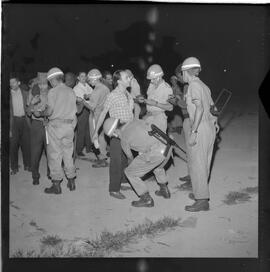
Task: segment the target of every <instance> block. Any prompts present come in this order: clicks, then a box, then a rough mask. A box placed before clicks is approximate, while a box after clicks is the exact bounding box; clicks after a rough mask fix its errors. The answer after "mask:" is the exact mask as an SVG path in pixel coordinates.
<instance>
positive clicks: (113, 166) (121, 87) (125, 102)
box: [93, 70, 134, 199]
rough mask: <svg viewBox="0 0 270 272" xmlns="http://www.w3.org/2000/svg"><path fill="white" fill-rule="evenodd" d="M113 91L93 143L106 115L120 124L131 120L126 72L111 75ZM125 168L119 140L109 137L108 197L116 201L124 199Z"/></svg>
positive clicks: (99, 121)
mask: <svg viewBox="0 0 270 272" xmlns="http://www.w3.org/2000/svg"><path fill="white" fill-rule="evenodd" d="M113 85H114V90H113V91H112V92H110V93H109V94H108V95H107V99H106V101H105V103H104V107H103V110H102V112H101V113H100V115H99V118H98V121H97V124H96V128H95V132H94V135H93V142H95V140H98V131H99V129H100V127H101V126H102V124H103V122H104V120H105V118H106V115H107V113H109V116H110V117H114V118H116V119H120V122H121V123H129V122H131V121H132V120H133V118H134V115H133V109H134V101H133V98H132V96H131V95H130V93H129V92H128V91H127V88H128V87H130V78H129V75H128V73H127V72H126V71H124V70H117V71H115V72H114V74H113ZM126 166H127V158H126V155H125V154H124V153H123V151H122V148H121V143H120V139H119V138H117V137H111V139H110V170H109V171H110V184H109V192H110V196H112V197H114V198H117V199H124V198H125V196H124V195H123V194H122V193H121V192H120V188H121V183H125V182H126V176H125V174H124V169H125V168H126Z"/></svg>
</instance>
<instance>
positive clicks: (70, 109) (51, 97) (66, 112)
mask: <svg viewBox="0 0 270 272" xmlns="http://www.w3.org/2000/svg"><path fill="white" fill-rule="evenodd" d="M48 105H49V106H50V107H51V108H52V109H53V113H52V115H51V116H49V119H50V120H53V119H72V120H73V119H75V117H76V112H77V108H76V96H75V93H74V91H73V90H72V89H71V88H70V87H67V86H66V85H65V84H60V85H58V86H56V87H55V88H53V89H51V90H50V92H49V94H48Z"/></svg>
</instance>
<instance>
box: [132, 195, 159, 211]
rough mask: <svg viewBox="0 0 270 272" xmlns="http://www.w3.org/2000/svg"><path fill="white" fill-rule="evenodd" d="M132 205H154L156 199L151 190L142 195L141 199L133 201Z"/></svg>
mask: <svg viewBox="0 0 270 272" xmlns="http://www.w3.org/2000/svg"><path fill="white" fill-rule="evenodd" d="M131 205H132V206H134V207H153V206H154V200H153V198H152V197H151V196H150V194H149V192H146V193H144V194H143V195H141V196H140V199H139V200H137V201H132V202H131Z"/></svg>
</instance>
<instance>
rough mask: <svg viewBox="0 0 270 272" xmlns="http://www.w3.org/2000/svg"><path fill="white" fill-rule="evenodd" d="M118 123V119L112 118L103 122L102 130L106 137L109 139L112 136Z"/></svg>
mask: <svg viewBox="0 0 270 272" xmlns="http://www.w3.org/2000/svg"><path fill="white" fill-rule="evenodd" d="M118 121H119V119H116V118H113V117H110V118H108V119H106V120H105V122H104V124H103V130H104V132H105V134H106V135H107V136H109V137H111V136H112V135H113V133H114V131H115V129H116V128H117V125H118Z"/></svg>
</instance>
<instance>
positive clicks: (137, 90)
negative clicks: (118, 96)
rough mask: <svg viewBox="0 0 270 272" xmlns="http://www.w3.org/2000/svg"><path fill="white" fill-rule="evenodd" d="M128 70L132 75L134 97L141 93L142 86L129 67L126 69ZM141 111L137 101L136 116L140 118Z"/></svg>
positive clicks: (135, 105) (131, 91)
mask: <svg viewBox="0 0 270 272" xmlns="http://www.w3.org/2000/svg"><path fill="white" fill-rule="evenodd" d="M126 72H127V73H128V75H129V77H130V94H131V96H132V97H133V99H134V98H136V97H137V96H138V95H140V94H141V88H140V85H139V83H138V81H137V79H136V78H135V77H134V75H133V73H132V72H131V71H130V70H129V69H126ZM140 112H141V107H140V105H139V104H138V103H135V104H134V118H136V119H139V116H140Z"/></svg>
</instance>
